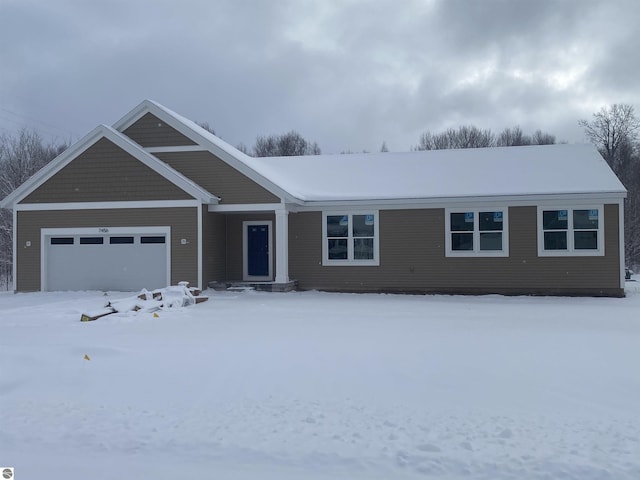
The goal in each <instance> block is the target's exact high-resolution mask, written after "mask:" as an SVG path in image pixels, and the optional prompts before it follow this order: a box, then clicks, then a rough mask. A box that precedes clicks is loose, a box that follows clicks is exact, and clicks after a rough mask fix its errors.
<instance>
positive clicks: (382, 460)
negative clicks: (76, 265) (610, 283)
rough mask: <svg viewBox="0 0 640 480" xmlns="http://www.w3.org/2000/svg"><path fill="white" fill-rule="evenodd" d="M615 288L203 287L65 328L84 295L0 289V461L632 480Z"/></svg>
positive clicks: (76, 471) (175, 474)
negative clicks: (582, 291) (193, 298)
mask: <svg viewBox="0 0 640 480" xmlns="http://www.w3.org/2000/svg"><path fill="white" fill-rule="evenodd" d="M631 287H632V288H637V289H639V290H640V287H638V284H637V282H636V283H633V284H631ZM627 293H628V296H627V298H624V299H611V298H528V297H520V298H504V297H498V296H486V297H456V296H446V297H445V296H401V295H349V294H328V293H318V292H297V293H286V294H270V293H263V292H250V291H248V292H234V293H232V292H208V294H209V295H210V296H212V297H214V298H215V301H212V302H207V303H204V304H202V305H200V306H198V308H178V309H174V308H169V309H167V310H165V311H163V312H162V314H161V315H160V317H159V318H153V313H149V312H142V311H141V312H138V313H137V314H136V315H135V317H134V316H132V315H130V314H128V313H115V314H112V315H109V316H107V317H104V318H103V319H101V320H100V321H96V322H90V323H87V324H82V325H80V324H78V315H79V313H80V312H81V311H84V309H86V308H87V307H90V306H91V305H95V304H96V302H99V301H100V299H101V298H103V297H102V296H101V294H99V293H95V292H77V293H37V294H18V295H11V294H7V295H0V406H1V408H0V425H1V428H0V464H2V465H7V466H13V467H15V468H16V478H19V479H22V480H25V479H38V478H51V479H66V478H91V479H96V480H102V479H105V480H106V479H111V478H113V475H114V470H117V476H120V477H123V478H154V479H161V480H162V479H166V480H169V479H174V478H228V479H235V480H238V479H255V478H261V479H267V480H269V479H285V480H286V479H299V478H305V479H320V478H324V479H355V480H357V479H365V478H366V479H376V478H379V479H385V478H394V479H417V478H420V479H445V480H462V479H465V480H467V479H492V480H505V479H521V478H524V479H527V480H541V479H549V478H554V479H555V478H562V479H567V480H571V479H574V480H600V479H616V480H631V479H634V480H636V479H638V478H640V401H638V400H639V399H640V380H639V377H638V365H640V348H638V345H640V322H639V321H638V312H639V311H640V292H638V291H633V292H632V291H630V290H628V291H627ZM113 295H114V296H115V294H113ZM116 300H117V298H116ZM114 302H115V300H114ZM176 320H180V321H176Z"/></svg>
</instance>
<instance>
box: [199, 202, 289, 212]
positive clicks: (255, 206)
mask: <svg viewBox="0 0 640 480" xmlns="http://www.w3.org/2000/svg"><path fill="white" fill-rule="evenodd" d="M282 210H286V208H284V206H283V204H282V203H246V204H245V203H234V204H228V205H220V204H218V205H209V206H208V207H207V211H209V212H217V213H235V212H275V211H282Z"/></svg>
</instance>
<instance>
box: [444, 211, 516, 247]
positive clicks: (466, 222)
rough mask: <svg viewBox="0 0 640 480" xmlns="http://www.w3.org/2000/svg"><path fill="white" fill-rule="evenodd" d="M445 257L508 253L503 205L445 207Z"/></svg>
mask: <svg viewBox="0 0 640 480" xmlns="http://www.w3.org/2000/svg"><path fill="white" fill-rule="evenodd" d="M445 215H446V218H445V227H446V254H447V256H448V257H470V256H479V257H506V256H508V255H509V239H508V232H509V228H508V214H507V209H506V208H480V209H473V208H468V209H447V210H446V212H445Z"/></svg>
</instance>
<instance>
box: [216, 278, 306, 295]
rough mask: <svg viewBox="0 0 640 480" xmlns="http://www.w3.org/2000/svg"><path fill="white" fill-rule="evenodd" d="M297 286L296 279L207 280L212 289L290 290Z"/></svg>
mask: <svg viewBox="0 0 640 480" xmlns="http://www.w3.org/2000/svg"><path fill="white" fill-rule="evenodd" d="M297 287H298V281H297V280H291V281H289V282H287V283H276V282H209V288H213V289H214V290H231V291H236V292H238V291H245V290H258V291H261V292H291V291H292V290H296V288H297Z"/></svg>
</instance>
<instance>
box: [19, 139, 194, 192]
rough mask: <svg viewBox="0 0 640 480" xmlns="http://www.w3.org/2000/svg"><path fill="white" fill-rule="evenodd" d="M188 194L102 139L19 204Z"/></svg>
mask: <svg viewBox="0 0 640 480" xmlns="http://www.w3.org/2000/svg"><path fill="white" fill-rule="evenodd" d="M191 198H193V197H191V196H190V195H189V194H188V193H186V192H185V191H184V190H182V189H180V188H179V187H177V186H176V185H174V184H173V183H171V182H170V181H169V180H167V179H166V178H164V177H163V176H162V175H159V174H158V173H156V172H154V171H153V170H152V169H150V168H149V167H147V166H146V165H145V164H143V163H142V162H140V160H138V159H136V158H134V157H133V156H131V155H129V154H128V153H127V152H125V151H124V150H122V149H121V148H120V147H118V146H117V145H115V144H114V143H113V142H111V141H109V140H107V139H105V138H103V139H100V140H98V141H97V142H96V143H95V144H94V145H92V146H91V147H89V148H88V149H87V150H86V151H84V152H83V153H82V154H80V155H79V156H78V157H77V158H75V159H73V160H72V161H71V162H69V164H68V165H66V166H65V167H64V168H62V170H60V171H59V172H57V173H56V174H55V175H53V176H52V177H51V178H49V179H48V180H47V181H46V182H45V183H43V184H42V185H41V186H40V187H38V188H37V189H35V190H34V191H33V192H32V193H30V194H29V195H28V196H27V197H26V198H25V199H24V200H23V201H22V202H20V203H67V202H109V201H114V202H115V201H143V200H186V199H191Z"/></svg>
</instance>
